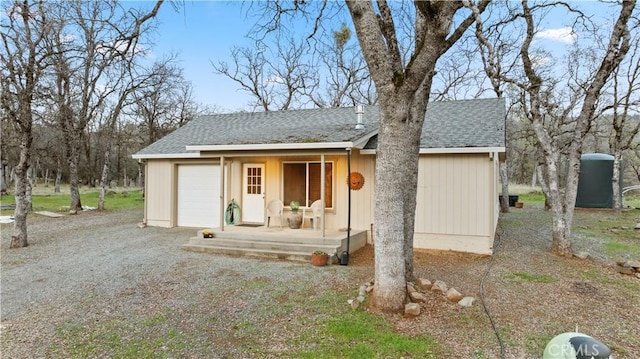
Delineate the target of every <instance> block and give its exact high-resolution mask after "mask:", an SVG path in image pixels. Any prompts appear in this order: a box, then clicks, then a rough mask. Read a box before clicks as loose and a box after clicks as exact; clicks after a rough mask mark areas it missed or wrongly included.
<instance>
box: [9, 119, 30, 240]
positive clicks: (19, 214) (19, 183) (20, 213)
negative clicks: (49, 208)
mask: <svg viewBox="0 0 640 359" xmlns="http://www.w3.org/2000/svg"><path fill="white" fill-rule="evenodd" d="M32 142H33V135H32V134H31V131H30V130H29V131H24V132H21V134H20V159H19V161H18V165H17V166H16V167H15V198H16V209H15V212H14V217H15V222H14V224H13V235H12V236H11V245H10V246H11V248H20V247H26V246H28V245H29V242H28V240H27V215H28V214H29V209H30V208H31V183H30V181H29V169H30V162H31V144H32Z"/></svg>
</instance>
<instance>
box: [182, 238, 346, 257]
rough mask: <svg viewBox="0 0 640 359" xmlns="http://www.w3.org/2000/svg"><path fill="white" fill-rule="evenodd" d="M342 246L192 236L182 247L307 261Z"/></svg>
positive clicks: (336, 242)
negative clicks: (320, 253)
mask: <svg viewBox="0 0 640 359" xmlns="http://www.w3.org/2000/svg"><path fill="white" fill-rule="evenodd" d="M341 246H342V241H340V240H326V239H325V240H318V241H317V242H314V243H308V242H307V243H300V242H291V241H286V242H281V241H273V240H254V239H241V238H199V237H193V238H191V239H190V240H189V243H187V244H184V245H183V246H182V249H185V250H190V251H195V252H204V253H213V254H228V255H236V256H252V257H265V258H277V259H286V260H296V261H309V260H310V259H311V253H313V251H315V250H318V249H319V250H323V251H325V252H327V253H329V254H330V255H331V254H335V253H338V251H339V250H340V248H341Z"/></svg>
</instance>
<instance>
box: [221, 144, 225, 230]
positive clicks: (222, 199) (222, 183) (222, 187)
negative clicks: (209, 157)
mask: <svg viewBox="0 0 640 359" xmlns="http://www.w3.org/2000/svg"><path fill="white" fill-rule="evenodd" d="M224 173H225V170H224V156H220V231H222V232H224V214H225V213H224V210H225V207H224Z"/></svg>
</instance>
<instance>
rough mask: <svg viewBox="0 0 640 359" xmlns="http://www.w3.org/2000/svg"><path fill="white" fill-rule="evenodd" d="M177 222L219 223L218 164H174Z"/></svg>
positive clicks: (184, 225)
mask: <svg viewBox="0 0 640 359" xmlns="http://www.w3.org/2000/svg"><path fill="white" fill-rule="evenodd" d="M178 226H179V227H212V228H213V227H219V226H220V166H218V165H179V166H178Z"/></svg>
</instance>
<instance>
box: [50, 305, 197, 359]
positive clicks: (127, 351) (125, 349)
mask: <svg viewBox="0 0 640 359" xmlns="http://www.w3.org/2000/svg"><path fill="white" fill-rule="evenodd" d="M166 315H170V314H159V315H155V316H152V317H149V318H141V319H140V320H138V321H134V322H135V323H134V324H133V325H132V324H131V322H130V321H129V319H112V320H109V321H105V322H100V323H98V324H89V325H86V326H85V325H79V324H75V323H67V324H64V325H62V326H60V327H58V328H56V336H57V337H58V340H56V342H57V343H59V344H58V345H54V346H52V347H51V348H50V350H49V351H50V352H51V353H52V354H54V356H55V357H68V358H97V357H109V358H122V359H129V358H130V359H134V358H174V357H180V355H176V353H180V352H182V351H183V350H184V349H185V348H186V347H188V346H199V345H200V343H199V342H198V341H197V339H196V338H193V337H192V336H188V335H187V334H185V333H181V332H177V331H175V330H173V329H168V325H170V323H166V322H167V320H168V319H169V318H168V317H167V316H166Z"/></svg>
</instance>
